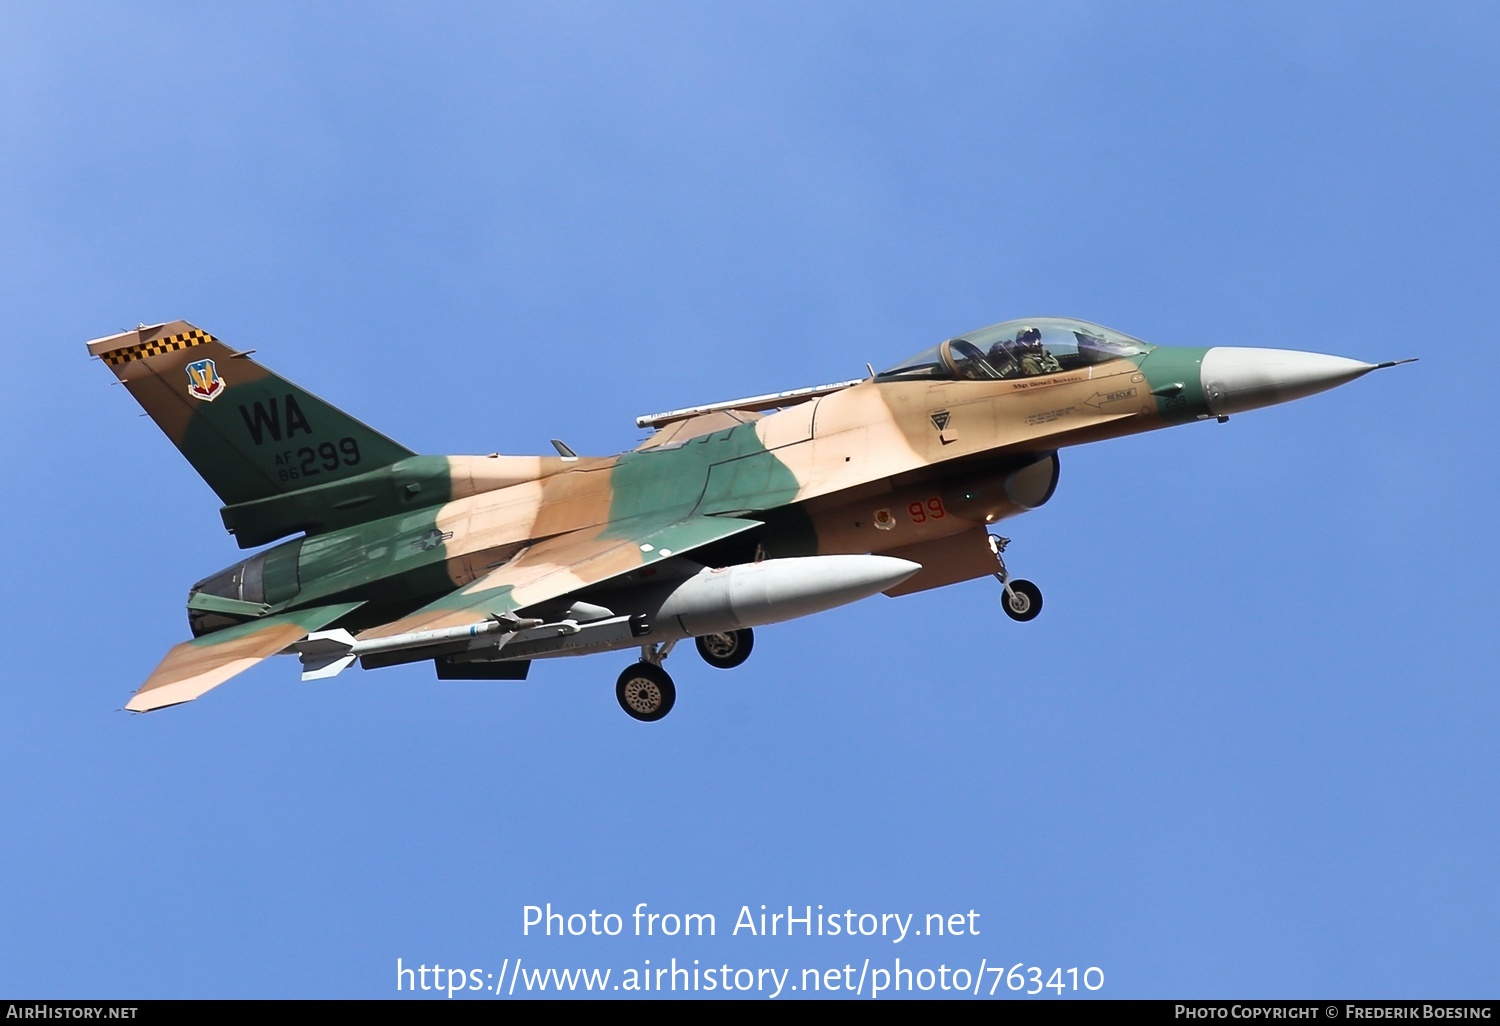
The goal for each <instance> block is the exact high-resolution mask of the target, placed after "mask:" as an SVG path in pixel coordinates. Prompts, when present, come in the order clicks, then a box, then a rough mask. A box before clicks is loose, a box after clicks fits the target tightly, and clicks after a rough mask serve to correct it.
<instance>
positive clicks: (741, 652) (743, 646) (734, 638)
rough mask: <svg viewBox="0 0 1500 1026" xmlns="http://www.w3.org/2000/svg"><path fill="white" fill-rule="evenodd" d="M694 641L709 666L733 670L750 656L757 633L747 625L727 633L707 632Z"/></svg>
mask: <svg viewBox="0 0 1500 1026" xmlns="http://www.w3.org/2000/svg"><path fill="white" fill-rule="evenodd" d="M693 641H694V643H695V644H697V646H698V654H699V655H700V656H702V657H703V661H704V662H705V663H707V664H708V665H709V666H712V667H713V668H714V669H716V670H732V669H734V668H735V667H736V666H738V665H740V664H741V663H743V662H744V661H745V660H746V659H749V658H750V651H751V650H752V649H753V648H755V633H754V632H753V631H752V630H750V628H749V627H746V628H745V629H744V630H739V631H729V632H728V633H727V634H705V635H704V636H703V637H701V638H694V639H693Z"/></svg>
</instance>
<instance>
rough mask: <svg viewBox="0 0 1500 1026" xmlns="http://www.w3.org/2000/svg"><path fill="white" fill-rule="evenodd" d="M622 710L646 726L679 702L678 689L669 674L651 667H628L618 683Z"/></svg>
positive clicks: (635, 665)
mask: <svg viewBox="0 0 1500 1026" xmlns="http://www.w3.org/2000/svg"><path fill="white" fill-rule="evenodd" d="M615 698H617V699H619V701H620V708H621V709H624V710H625V711H626V712H627V713H629V714H630V715H631V716H633V717H635V718H636V719H638V720H641V721H642V722H644V723H655V722H656V721H657V720H659V719H661V718H662V717H663V716H665V715H666V714H667V713H669V712H671V711H672V706H673V705H675V704H676V702H677V685H675V684H673V683H672V678H671V677H669V676H667V671H666V670H663V669H662V668H661V667H660V666H652V665H651V664H650V663H635V664H634V665H631V666H627V667H626V668H625V672H624V673H622V674H620V679H619V680H618V681H617V682H616V683H615Z"/></svg>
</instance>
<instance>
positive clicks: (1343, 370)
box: [1201, 346, 1377, 416]
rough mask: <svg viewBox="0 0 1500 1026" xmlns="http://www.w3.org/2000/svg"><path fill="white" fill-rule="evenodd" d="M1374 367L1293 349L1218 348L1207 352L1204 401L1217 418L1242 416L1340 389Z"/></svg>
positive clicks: (1356, 361)
mask: <svg viewBox="0 0 1500 1026" xmlns="http://www.w3.org/2000/svg"><path fill="white" fill-rule="evenodd" d="M1376 366H1377V365H1376V364H1373V363H1362V362H1361V361H1359V360H1350V359H1346V358H1345V357H1342V356H1324V355H1323V354H1322V353H1303V352H1299V351H1297V350H1295V349H1239V348H1232V347H1228V346H1217V347H1215V348H1213V349H1210V350H1208V351H1207V352H1205V353H1204V354H1203V367H1202V371H1201V374H1202V381H1203V397H1204V399H1205V400H1206V402H1207V404H1208V409H1209V412H1210V413H1213V414H1214V415H1216V416H1225V415H1228V414H1231V413H1243V412H1244V411H1246V410H1255V409H1259V408H1260V407H1262V406H1274V405H1275V404H1276V403H1285V402H1290V401H1291V400H1293V399H1301V398H1302V397H1303V396H1308V395H1313V394H1314V393H1317V392H1322V391H1325V390H1327V389H1330V388H1333V387H1335V386H1337V385H1342V384H1344V383H1345V382H1346V381H1353V380H1354V379H1355V378H1357V377H1361V376H1362V375H1365V374H1368V373H1370V371H1372V370H1374V369H1375V368H1376Z"/></svg>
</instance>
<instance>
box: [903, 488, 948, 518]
mask: <svg viewBox="0 0 1500 1026" xmlns="http://www.w3.org/2000/svg"><path fill="white" fill-rule="evenodd" d="M906 513H907V515H908V516H910V517H911V522H912V523H914V524H925V523H926V522H927V521H928V520H929V519H931V520H941V519H943V518H944V517H945V516H947V515H948V511H947V510H945V509H943V500H942V499H940V498H938V497H937V496H936V495H934V496H933V497H932V498H930V499H928V500H927V502H926V503H925V504H923V503H921V502H914V503H912V504H911V505H910V506H908V507H906Z"/></svg>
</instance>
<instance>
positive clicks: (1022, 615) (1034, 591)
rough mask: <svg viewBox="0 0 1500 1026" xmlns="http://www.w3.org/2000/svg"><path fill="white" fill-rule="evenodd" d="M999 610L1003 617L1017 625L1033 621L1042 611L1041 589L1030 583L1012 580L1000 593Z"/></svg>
mask: <svg viewBox="0 0 1500 1026" xmlns="http://www.w3.org/2000/svg"><path fill="white" fill-rule="evenodd" d="M1000 608H1001V609H1004V610H1005V615H1006V616H1008V617H1010V618H1011V619H1012V620H1015V621H1017V622H1019V623H1025V622H1026V621H1027V620H1035V619H1036V615H1037V614H1038V613H1040V612H1041V611H1042V589H1040V588H1038V587H1037V586H1036V585H1034V584H1032V583H1031V582H1030V581H1023V580H1013V581H1011V582H1010V586H1009V587H1008V588H1006V590H1005V591H1002V592H1001V593H1000Z"/></svg>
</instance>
